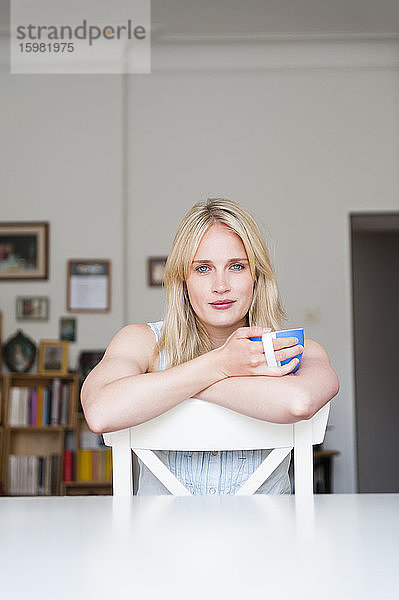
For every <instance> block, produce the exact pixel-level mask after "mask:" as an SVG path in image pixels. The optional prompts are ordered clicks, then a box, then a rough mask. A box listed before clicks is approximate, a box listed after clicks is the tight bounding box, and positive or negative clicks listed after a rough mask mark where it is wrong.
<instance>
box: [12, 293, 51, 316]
mask: <svg viewBox="0 0 399 600" xmlns="http://www.w3.org/2000/svg"><path fill="white" fill-rule="evenodd" d="M16 318H17V320H18V321H48V318H49V299H48V297H47V296H17V300H16Z"/></svg>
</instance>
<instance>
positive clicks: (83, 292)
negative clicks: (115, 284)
mask: <svg viewBox="0 0 399 600" xmlns="http://www.w3.org/2000/svg"><path fill="white" fill-rule="evenodd" d="M69 263H70V264H69V286H68V310H70V311H108V310H109V308H110V306H109V305H110V262H109V261H98V262H97V261H69Z"/></svg>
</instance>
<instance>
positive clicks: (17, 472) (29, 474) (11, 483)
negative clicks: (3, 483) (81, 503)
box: [8, 454, 60, 496]
mask: <svg viewBox="0 0 399 600" xmlns="http://www.w3.org/2000/svg"><path fill="white" fill-rule="evenodd" d="M59 461H60V456H59V454H50V455H48V456H33V455H31V456H25V455H16V454H10V455H9V457H8V494H9V495H10V496H38V495H39V496H49V495H55V494H57V493H58V489H59V483H60V481H59V464H60V462H59Z"/></svg>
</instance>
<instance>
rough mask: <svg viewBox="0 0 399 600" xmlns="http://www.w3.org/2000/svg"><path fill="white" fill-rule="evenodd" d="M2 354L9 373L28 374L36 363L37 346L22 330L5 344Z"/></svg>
mask: <svg viewBox="0 0 399 600" xmlns="http://www.w3.org/2000/svg"><path fill="white" fill-rule="evenodd" d="M2 354H3V359H4V362H5V364H6V366H7V368H8V370H9V371H11V372H13V373H27V372H28V371H30V369H31V368H32V366H33V363H34V362H35V357H36V345H35V343H34V342H33V341H32V340H31V339H30V338H29V337H27V336H26V335H25V334H24V333H23V331H22V330H21V329H18V331H17V332H16V333H15V334H14V335H13V336H11V337H10V338H8V340H7V341H6V343H5V344H4V346H3V352H2Z"/></svg>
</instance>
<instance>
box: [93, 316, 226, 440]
mask: <svg viewBox="0 0 399 600" xmlns="http://www.w3.org/2000/svg"><path fill="white" fill-rule="evenodd" d="M154 347H155V336H154V333H153V332H152V331H151V329H150V328H149V326H147V325H144V324H143V325H128V326H126V327H124V328H123V329H121V331H119V332H118V333H117V334H116V336H115V337H114V338H113V340H112V341H111V343H110V344H109V346H108V348H107V350H106V352H105V354H104V357H103V359H102V360H101V361H100V363H99V364H98V365H97V366H96V367H95V368H94V369H93V370H92V371H91V372H90V374H89V375H88V377H87V378H86V379H85V381H84V384H83V386H82V391H81V401H82V406H83V410H84V413H85V417H86V420H87V423H88V424H89V427H90V429H91V430H92V431H95V432H97V433H105V432H106V431H116V430H118V429H124V428H125V427H130V426H132V425H138V424H139V423H143V422H144V421H148V420H149V419H152V418H153V417H157V416H158V415H160V414H162V413H164V412H166V411H167V410H169V409H170V408H173V407H174V406H176V405H177V404H179V403H180V402H181V401H183V400H185V399H186V398H188V397H190V396H192V395H193V394H195V393H196V392H199V391H200V390H201V389H203V388H204V387H207V386H209V385H211V384H212V383H215V382H216V381H218V380H220V379H221V378H222V377H223V376H222V375H221V374H220V373H219V371H218V370H217V366H216V363H215V361H212V357H210V356H208V355H205V354H204V355H202V356H200V357H198V358H196V359H194V360H192V361H190V362H189V363H185V364H182V365H179V366H177V367H174V368H173V369H167V370H165V371H157V372H154V373H148V372H147V371H148V369H149V368H150V363H151V360H152V356H153V351H154ZM208 354H209V353H208Z"/></svg>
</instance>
